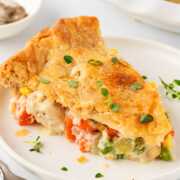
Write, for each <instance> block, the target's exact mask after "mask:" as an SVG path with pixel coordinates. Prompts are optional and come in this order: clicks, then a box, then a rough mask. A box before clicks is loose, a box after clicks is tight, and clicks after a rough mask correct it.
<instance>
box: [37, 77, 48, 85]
mask: <svg viewBox="0 0 180 180" xmlns="http://www.w3.org/2000/svg"><path fill="white" fill-rule="evenodd" d="M39 82H41V83H43V84H49V83H50V81H49V80H48V79H45V78H42V77H41V78H39Z"/></svg>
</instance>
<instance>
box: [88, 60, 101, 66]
mask: <svg viewBox="0 0 180 180" xmlns="http://www.w3.org/2000/svg"><path fill="white" fill-rule="evenodd" d="M88 63H89V64H91V65H93V66H102V65H103V63H102V62H101V61H99V60H95V59H90V60H89V61H88Z"/></svg>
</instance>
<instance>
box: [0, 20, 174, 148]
mask: <svg viewBox="0 0 180 180" xmlns="http://www.w3.org/2000/svg"><path fill="white" fill-rule="evenodd" d="M65 55H70V56H71V57H72V58H73V62H72V63H70V64H67V63H66V62H65V61H64V56H65ZM113 57H118V54H117V51H116V50H112V49H107V48H106V47H105V45H104V42H103V40H102V38H101V36H100V31H99V22H98V20H97V18H95V17H77V18H70V19H62V20H59V21H58V22H57V23H56V25H55V26H54V27H52V28H47V29H45V30H43V31H42V32H40V33H39V34H38V35H36V36H35V37H34V38H33V39H32V40H31V41H30V42H29V43H28V44H27V46H26V47H25V49H23V50H22V51H21V52H19V53H18V54H17V55H15V56H13V57H12V58H10V59H9V60H8V61H6V62H5V64H3V65H2V66H1V67H0V83H1V84H2V85H3V86H5V87H13V88H14V87H15V88H19V87H21V86H28V87H29V88H31V89H32V90H33V91H34V90H37V89H38V90H41V91H43V92H44V93H45V94H46V96H47V97H48V98H51V99H53V100H54V101H56V102H57V103H61V104H62V105H63V106H64V107H66V108H69V109H70V110H71V111H72V113H74V114H75V115H76V116H79V117H80V118H84V119H87V118H91V119H95V120H96V121H98V122H100V123H104V124H106V125H108V126H110V127H111V128H114V129H116V130H118V131H119V132H120V133H122V134H123V135H124V136H127V137H138V136H142V137H144V138H145V140H146V142H147V144H152V145H154V144H157V145H160V143H161V142H162V141H163V139H164V137H165V135H166V134H167V133H168V132H169V131H171V129H172V127H171V124H170V122H169V120H168V119H167V117H166V115H165V110H164V108H163V106H162V104H161V102H160V97H159V95H158V92H157V88H156V85H155V84H154V83H150V82H145V81H144V80H143V78H142V77H141V75H140V74H139V73H138V72H137V71H135V70H134V69H133V68H132V67H131V66H130V65H129V64H128V63H127V62H125V61H123V60H120V58H119V62H118V63H112V58H113ZM89 60H95V61H100V62H101V64H100V65H97V66H94V65H92V64H90V63H89ZM39 78H45V79H48V81H49V83H48V84H43V83H41V82H40V81H39ZM70 80H75V81H77V82H78V87H76V88H72V87H70V86H69V81H70ZM98 81H100V82H101V83H102V84H103V85H102V87H103V88H106V89H107V90H108V91H109V95H108V97H104V96H103V95H102V93H101V88H102V87H99V86H98V83H97V82H98ZM134 83H138V84H140V85H141V87H142V88H141V89H139V90H136V91H134V90H132V88H131V86H132V84H134ZM112 103H116V104H118V105H119V106H120V109H119V111H118V112H113V111H112V110H111V108H110V104H112ZM142 114H151V115H153V117H154V121H152V122H150V123H147V124H141V123H140V121H139V119H140V116H141V115H142Z"/></svg>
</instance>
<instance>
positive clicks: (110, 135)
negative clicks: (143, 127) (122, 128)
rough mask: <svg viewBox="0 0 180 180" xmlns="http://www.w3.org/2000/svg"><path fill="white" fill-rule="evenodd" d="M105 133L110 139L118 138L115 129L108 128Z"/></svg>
mask: <svg viewBox="0 0 180 180" xmlns="http://www.w3.org/2000/svg"><path fill="white" fill-rule="evenodd" d="M107 133H108V135H109V137H110V138H113V137H117V136H118V131H116V130H115V129H112V128H108V129H107Z"/></svg>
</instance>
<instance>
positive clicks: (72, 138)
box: [65, 117, 76, 142]
mask: <svg viewBox="0 0 180 180" xmlns="http://www.w3.org/2000/svg"><path fill="white" fill-rule="evenodd" d="M72 127H73V123H72V119H70V118H68V117H66V118H65V132H66V137H67V138H68V139H69V140H70V141H72V142H74V141H75V140H76V136H75V135H73V133H72Z"/></svg>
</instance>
